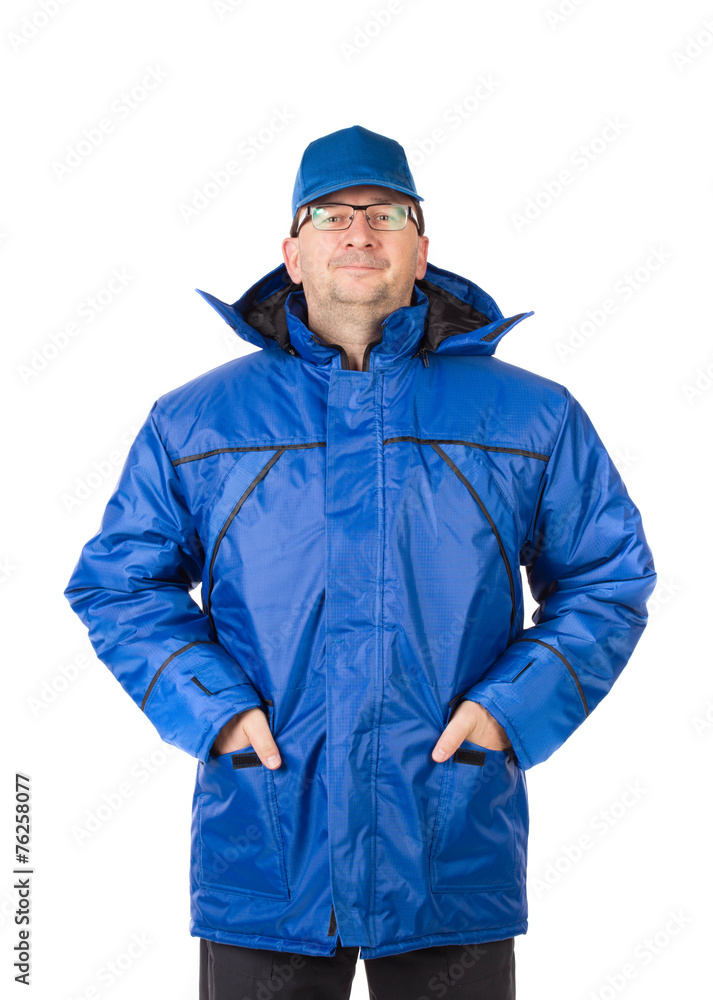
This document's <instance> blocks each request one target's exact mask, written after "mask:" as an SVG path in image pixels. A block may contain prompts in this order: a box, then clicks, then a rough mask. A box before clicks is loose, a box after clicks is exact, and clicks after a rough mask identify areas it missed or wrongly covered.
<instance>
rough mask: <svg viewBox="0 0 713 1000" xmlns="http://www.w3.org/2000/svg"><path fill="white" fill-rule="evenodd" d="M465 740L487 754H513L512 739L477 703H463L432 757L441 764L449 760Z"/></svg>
mask: <svg viewBox="0 0 713 1000" xmlns="http://www.w3.org/2000/svg"><path fill="white" fill-rule="evenodd" d="M463 740H471V742H473V743H477V744H478V745H479V746H481V747H485V748H486V750H509V749H510V746H511V744H510V740H509V739H508V735H507V733H506V732H505V730H504V729H503V727H502V726H501V725H500V723H499V722H497V721H496V720H495V719H494V718H493V717H492V715H491V714H490V712H489V711H488V710H487V708H484V707H483V706H482V705H479V704H478V702H476V701H468V700H467V699H466V700H464V701H462V702H461V703H460V704H459V705H458V707H457V708H456V710H455V712H454V713H453V718H452V719H451V720H450V722H449V723H448V725H447V726H446V728H445V729H444V730H443V732H442V733H441V737H440V739H439V740H438V743H437V744H436V747H435V749H434V750H433V753H432V754H431V757H432V758H433V760H435V761H437V762H439V763H440V762H441V761H444V760H448V758H449V757H451V756H452V755H453V754H454V753H455V752H456V750H457V749H458V747H459V746H460V745H461V743H462V742H463Z"/></svg>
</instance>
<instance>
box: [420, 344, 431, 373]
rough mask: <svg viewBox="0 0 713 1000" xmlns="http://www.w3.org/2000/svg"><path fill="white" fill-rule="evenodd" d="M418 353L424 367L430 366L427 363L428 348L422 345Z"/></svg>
mask: <svg viewBox="0 0 713 1000" xmlns="http://www.w3.org/2000/svg"><path fill="white" fill-rule="evenodd" d="M418 353H419V354H420V355H421V361H423V365H424V368H428V367H430V366H429V364H428V348H427V347H422V348H421V350H420V351H419V352H418Z"/></svg>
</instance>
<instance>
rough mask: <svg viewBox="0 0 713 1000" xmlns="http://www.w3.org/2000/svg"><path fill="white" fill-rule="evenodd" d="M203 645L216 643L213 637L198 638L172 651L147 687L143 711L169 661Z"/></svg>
mask: <svg viewBox="0 0 713 1000" xmlns="http://www.w3.org/2000/svg"><path fill="white" fill-rule="evenodd" d="M202 645H208V646H214V645H215V643H214V642H213V641H212V640H211V639H196V641H195V642H189V643H186V645H185V646H181V648H180V649H177V650H176V652H175V653H171V655H170V656H169V658H168V659H167V660H164V661H163V663H162V664H161V666H160V667H159V668H158V670H157V671H156V673H155V674H154V675H153V677H152V678H151V683H150V684H149V686H148V687H147V688H146V694H145V695H144V698H143V701H142V702H141V711H142V712H143V710H144V706H145V705H146V702H147V700H148V697H149V695H150V694H151V691H152V689H153V686H154V684H155V683H156V681H157V680H158V679H159V677H160V676H161V673H162V672H163V671H164V670H165V669H166V667H167V666H168V665H169V663H170V662H171V660H172V659H174V657H176V656H180V655H181V653H185V651H186V650H187V649H190V648H191V647H192V646H202ZM193 680H195V677H194V678H193Z"/></svg>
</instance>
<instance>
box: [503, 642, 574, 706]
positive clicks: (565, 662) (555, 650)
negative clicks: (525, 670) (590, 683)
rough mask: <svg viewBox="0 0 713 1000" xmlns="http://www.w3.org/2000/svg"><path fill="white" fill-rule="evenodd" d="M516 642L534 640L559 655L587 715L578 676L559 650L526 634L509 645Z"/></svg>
mask: <svg viewBox="0 0 713 1000" xmlns="http://www.w3.org/2000/svg"><path fill="white" fill-rule="evenodd" d="M516 642H536V643H537V644H538V645H539V646H544V647H545V649H549V650H550V651H551V652H552V653H554V654H555V656H557V657H559V659H560V660H562V662H563V663H564V665H565V667H567V669H568V670H569V672H570V674H571V675H572V677H573V678H574V683H575V684H576V685H577V690H578V691H579V697H580V698H581V699H582V704H583V705H584V714H585V715H589V705H587V699H586V697H585V695H584V690H583V688H582V685H581V684H580V683H579V677H577V674H576V673H575V671H574V667H573V666H572V664H571V663H570V662H569V661H568V660H567V659H565V657H564V656H562V654H561V653H560V651H559V650H558V649H555V647H554V646H550V644H549V643H548V642H543V641H542V639H533V638H530V636H527V635H524V636H521V637H520V638H519V639H514V640H513V642H512V643H511V645H514V644H515V643H516ZM528 666H529V664H528ZM520 673H522V671H520Z"/></svg>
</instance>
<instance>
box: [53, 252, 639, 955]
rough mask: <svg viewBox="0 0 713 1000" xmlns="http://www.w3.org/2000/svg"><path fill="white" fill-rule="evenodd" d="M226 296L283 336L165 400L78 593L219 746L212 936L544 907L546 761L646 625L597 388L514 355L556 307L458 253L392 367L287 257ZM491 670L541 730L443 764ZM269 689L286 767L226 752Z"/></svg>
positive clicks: (633, 513) (324, 930) (149, 681)
mask: <svg viewBox="0 0 713 1000" xmlns="http://www.w3.org/2000/svg"><path fill="white" fill-rule="evenodd" d="M200 294H201V295H203V296H204V298H205V299H206V300H207V301H208V302H209V303H210V304H211V305H212V306H213V307H214V308H215V309H216V310H217V311H218V312H219V313H220V315H221V316H222V317H223V318H224V319H225V320H226V322H227V323H228V324H230V326H231V327H233V329H234V330H235V331H236V333H237V334H238V335H239V336H240V337H242V338H243V339H244V340H246V341H248V342H249V343H251V344H253V345H256V346H257V347H260V348H262V350H259V351H253V352H251V353H249V354H248V355H246V356H243V357H239V358H235V359H234V360H231V361H228V362H227V363H226V364H222V365H220V366H219V367H216V368H214V369H213V370H212V371H209V372H206V373H205V374H203V375H200V376H199V377H197V378H195V379H193V380H192V381H190V382H188V383H187V384H185V385H183V386H181V387H180V388H177V389H174V390H172V391H170V392H168V393H166V394H165V395H163V396H161V397H160V398H159V399H157V401H156V402H155V403H154V404H153V406H152V408H151V411H150V413H149V414H148V416H147V417H146V420H145V422H144V424H143V426H142V427H141V429H140V431H139V433H138V435H137V436H136V439H135V440H134V442H133V445H132V447H131V450H130V453H129V455H128V458H127V460H126V464H125V466H124V468H123V471H122V472H121V475H120V478H119V481H118V484H117V486H116V489H115V492H114V493H113V495H112V497H111V499H110V500H109V503H108V504H107V507H106V510H105V512H104V515H103V518H102V522H101V527H100V529H99V530H98V531H97V533H96V534H95V535H94V536H93V537H92V538H91V539H90V540H89V541H88V542H87V543H86V545H85V546H84V548H83V549H82V552H81V555H80V558H79V561H78V563H77V565H76V568H75V569H74V571H73V574H72V576H71V579H70V581H69V583H68V586H67V588H66V591H65V594H66V597H67V599H68V600H69V602H70V604H71V606H72V608H73V609H74V610H75V611H76V613H77V614H78V615H79V617H80V618H81V620H82V621H83V622H84V624H85V625H86V626H87V628H88V629H89V637H90V640H91V642H92V644H93V647H94V649H95V651H96V654H97V656H98V657H99V658H100V659H101V660H102V661H103V662H104V663H105V664H106V665H107V666H108V667H109V669H110V670H111V671H112V673H113V674H114V676H115V677H116V678H117V680H118V681H119V683H120V684H121V685H122V687H123V688H124V690H125V691H126V692H127V693H128V694H129V695H130V697H131V698H132V699H133V700H134V701H135V703H136V705H137V706H138V707H139V708H140V709H141V711H143V712H144V713H145V714H146V715H147V716H148V718H149V720H150V721H151V722H152V723H153V725H154V726H155V727H156V730H157V731H158V733H159V734H160V736H161V738H162V739H163V740H165V741H167V742H168V743H171V744H173V745H174V746H176V747H180V748H181V749H182V750H184V751H185V752H186V753H188V754H191V755H192V756H194V757H195V758H197V768H196V771H197V773H196V783H195V793H194V798H193V814H192V816H193V819H192V856H191V866H190V906H191V914H190V917H191V919H190V933H191V934H192V935H194V936H197V937H204V938H208V939H211V940H213V941H218V942H223V943H226V944H238V945H243V946H247V947H252V948H263V949H272V950H275V951H291V952H301V953H303V954H308V955H333V954H334V953H335V949H336V945H337V942H338V941H339V942H341V944H342V945H345V946H355V945H358V946H360V947H361V957H362V958H379V957H381V956H384V955H392V954H397V953H400V952H406V951H411V950H414V949H418V948H427V947H431V946H435V945H444V944H460V943H463V944H465V943H475V942H484V941H491V940H499V939H503V938H507V937H510V936H513V935H516V934H522V933H525V932H526V930H527V898H526V891H525V877H526V862H527V839H528V827H529V820H528V802H527V789H526V778H525V775H526V771H527V770H528V769H529V768H531V767H533V766H534V765H535V764H538V763H540V762H541V761H544V760H546V759H547V758H548V757H549V756H550V755H551V754H552V753H553V752H554V751H555V750H557V748H558V747H560V746H561V744H562V743H563V742H564V741H565V740H566V739H567V738H568V737H569V736H570V735H571V734H572V732H573V731H574V730H575V729H576V728H577V727H578V726H579V725H580V724H581V723H582V722H583V721H584V720H585V719H586V717H587V716H588V715H589V713H590V712H591V711H592V710H593V709H594V708H596V706H597V705H598V704H599V702H600V701H601V700H602V698H603V697H604V696H605V695H606V694H607V692H608V691H609V690H610V688H611V687H612V685H613V683H614V681H615V680H616V678H617V677H618V676H619V674H620V672H621V670H622V669H623V667H624V666H625V665H626V663H627V661H628V659H629V657H630V656H631V654H632V652H633V650H634V647H635V646H636V643H637V642H638V640H639V638H640V636H641V634H642V632H643V629H644V627H645V625H646V620H647V613H646V601H647V599H648V597H649V596H650V595H651V593H652V591H653V589H654V585H655V581H656V574H655V571H654V565H653V559H652V555H651V551H650V549H649V547H648V545H647V542H646V539H645V536H644V532H643V528H642V522H641V517H640V514H639V511H638V509H637V507H636V506H635V505H634V503H633V502H632V500H631V499H630V497H629V495H628V493H627V490H626V488H625V486H624V484H623V482H622V480H621V478H620V476H619V473H618V472H617V469H616V468H615V466H614V464H613V462H612V460H611V458H610V457H609V455H608V453H607V451H606V450H605V448H604V445H603V443H602V441H601V439H600V438H599V436H598V434H597V432H596V431H595V429H594V427H593V426H592V423H591V422H590V420H589V418H588V417H587V415H586V413H585V412H584V410H583V408H582V406H581V405H580V404H579V403H578V402H577V400H576V399H575V398H574V397H573V396H572V395H571V393H570V392H568V390H567V389H566V388H565V387H564V386H563V385H560V384H559V383H557V382H554V381H551V380H550V379H547V378H544V377H542V376H539V375H537V374H534V373H532V372H530V371H527V370H525V369H523V368H519V367H515V366H513V365H511V364H507V363H505V362H503V361H500V360H499V359H496V358H495V357H493V353H494V351H495V348H496V346H497V345H498V343H499V342H500V340H501V338H502V337H503V336H504V335H505V334H506V333H507V331H508V330H510V329H512V327H513V326H514V325H515V324H516V323H518V322H520V321H521V320H523V319H524V318H525V317H527V316H530V315H532V314H531V313H520V314H518V315H515V316H511V317H509V318H505V317H504V316H503V315H502V313H501V312H500V310H499V308H498V307H497V305H496V304H495V302H494V301H493V300H492V299H491V298H490V296H488V295H487V294H485V292H483V291H482V289H480V288H479V287H478V286H477V285H475V284H474V283H473V282H471V281H468V280H467V279H465V278H463V277H461V276H459V275H457V274H453V273H451V272H449V271H445V270H442V269H440V268H437V267H435V266H434V265H432V264H429V265H428V269H427V272H426V275H425V277H424V279H422V280H417V281H416V283H415V286H414V292H413V297H412V302H411V305H409V306H405V307H403V308H400V309H397V310H396V311H395V312H393V313H391V315H389V316H388V317H387V318H386V319H385V320H384V322H383V324H382V326H381V331H380V332H381V337H380V339H379V340H376V341H374V342H373V343H372V344H370V345H369V346H368V348H367V349H366V352H365V356H364V365H363V369H364V370H363V371H353V370H349V367H348V365H349V362H348V359H347V356H346V354H345V352H344V350H343V349H342V348H339V347H336V346H328V345H326V344H325V343H324V342H323V341H321V340H320V338H319V337H317V336H316V335H315V334H313V333H311V332H310V330H309V329H308V327H307V325H306V321H307V311H306V301H305V296H304V292H303V290H302V289H301V286H298V285H294V284H293V283H292V282H291V281H290V279H289V276H288V274H287V271H286V269H285V267H284V266H283V265H281V266H279V267H278V268H276V269H275V270H273V271H271V272H270V273H269V274H267V275H266V276H265V277H264V278H263V279H261V280H260V281H259V282H257V283H256V284H255V285H253V287H252V288H250V290H249V291H248V292H246V293H245V295H244V296H243V297H242V298H241V299H239V300H238V301H237V302H235V303H233V304H232V305H230V304H227V303H224V302H221V301H220V300H219V299H217V298H215V297H214V296H212V295H208V294H207V293H204V292H201V293H200ZM521 566H524V567H525V571H526V576H527V581H528V584H529V587H530V590H531V592H532V595H533V597H534V599H535V601H536V602H537V604H538V608H537V610H536V612H535V614H534V615H533V618H532V621H533V624H532V625H531V626H530V627H529V628H524V623H523V619H524V607H523V593H522V584H521V574H520V567H521ZM199 584H200V595H201V596H200V600H201V602H202V603H201V604H200V605H199V604H198V603H197V601H196V600H194V597H193V596H192V594H191V591H195V590H196V588H197V587H198V585H199ZM464 698H469V699H471V700H473V701H477V702H479V703H480V704H482V705H483V706H484V707H485V708H487V709H488V711H489V712H490V713H491V714H492V715H493V716H494V717H495V719H497V721H498V722H499V723H500V724H501V725H502V726H503V727H504V729H505V731H506V732H507V735H508V737H509V739H510V742H511V743H512V751H498V750H490V749H487V748H485V747H482V746H478V745H476V744H475V743H472V742H470V741H465V742H464V743H463V744H462V745H461V747H460V749H459V750H458V751H457V752H456V753H455V755H454V756H453V757H451V758H450V759H449V760H447V761H446V762H445V763H440V764H439V763H435V762H434V761H433V760H432V758H431V752H432V750H433V748H434V746H435V744H436V741H437V740H438V737H439V735H440V734H441V732H442V730H443V728H444V727H445V725H446V724H447V722H448V721H449V719H450V718H451V716H452V713H453V710H454V709H455V707H456V705H457V704H458V703H459V702H460V701H461V700H462V699H464ZM252 707H261V708H262V709H263V710H264V711H265V713H266V716H267V718H268V721H269V725H270V728H271V731H272V733H273V735H274V738H275V742H276V743H277V745H278V747H279V750H280V754H281V756H282V765H281V766H280V767H279V768H278V769H277V770H274V771H272V770H270V769H269V768H267V767H265V766H263V765H262V764H261V762H260V760H259V758H258V756H257V754H256V753H255V752H254V748H253V747H252V746H248V747H246V748H245V749H243V750H240V751H238V752H237V753H227V754H222V755H219V756H213V755H211V754H210V748H211V745H212V744H213V741H214V740H215V738H216V736H217V734H218V731H219V730H220V728H221V727H222V726H223V724H224V723H226V722H227V721H228V720H229V719H230V718H231V717H232V716H234V715H235V714H236V713H238V712H241V711H244V710H245V709H248V708H252Z"/></svg>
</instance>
